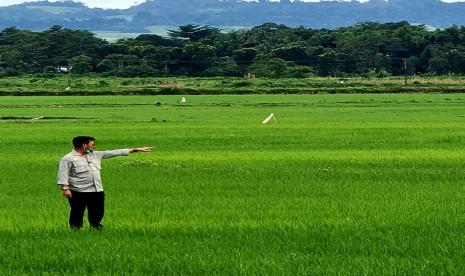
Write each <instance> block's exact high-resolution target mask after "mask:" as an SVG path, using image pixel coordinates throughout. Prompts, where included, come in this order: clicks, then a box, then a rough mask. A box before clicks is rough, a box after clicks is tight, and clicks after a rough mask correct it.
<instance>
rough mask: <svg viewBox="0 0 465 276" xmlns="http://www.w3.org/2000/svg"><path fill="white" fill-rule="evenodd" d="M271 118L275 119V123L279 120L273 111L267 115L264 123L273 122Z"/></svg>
mask: <svg viewBox="0 0 465 276" xmlns="http://www.w3.org/2000/svg"><path fill="white" fill-rule="evenodd" d="M271 119H273V120H274V121H275V123H277V122H278V121H277V120H276V117H275V116H274V113H271V114H270V116H268V117H266V119H265V120H263V122H262V124H268V123H269V122H271Z"/></svg>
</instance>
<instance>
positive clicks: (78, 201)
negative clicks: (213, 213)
mask: <svg viewBox="0 0 465 276" xmlns="http://www.w3.org/2000/svg"><path fill="white" fill-rule="evenodd" d="M73 146H74V149H73V150H72V151H71V152H70V153H68V154H67V155H65V156H64V157H63V158H61V160H60V164H59V168H58V176H57V182H58V185H60V187H61V189H62V190H63V196H64V197H65V198H67V199H68V202H69V205H70V207H71V212H70V216H69V225H70V226H71V228H73V229H79V228H81V227H82V224H83V217H84V211H85V210H86V208H87V215H88V219H89V224H90V227H91V228H92V229H96V230H100V229H101V228H102V225H101V224H100V222H101V221H102V219H103V215H104V212H105V193H104V192H103V185H102V180H101V178H100V169H101V168H102V166H101V163H102V160H103V159H107V158H112V157H117V156H127V155H129V154H130V153H134V152H150V151H152V148H151V147H140V148H130V149H119V150H109V151H94V148H95V138H93V137H90V136H78V137H74V138H73Z"/></svg>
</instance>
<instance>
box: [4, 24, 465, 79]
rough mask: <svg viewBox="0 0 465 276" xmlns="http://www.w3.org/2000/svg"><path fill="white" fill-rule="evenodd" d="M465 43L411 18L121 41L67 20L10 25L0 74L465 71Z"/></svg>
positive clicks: (193, 30)
mask: <svg viewBox="0 0 465 276" xmlns="http://www.w3.org/2000/svg"><path fill="white" fill-rule="evenodd" d="M464 42H465V28H464V27H451V28H448V29H444V30H435V31H429V30H428V29H427V28H426V27H425V26H413V25H409V24H408V23H407V22H398V23H384V24H382V23H373V22H365V23H359V24H357V25H354V26H351V27H344V28H339V29H334V30H327V29H320V30H312V29H306V28H304V27H297V28H290V27H287V26H284V25H279V24H274V23H265V24H263V25H260V26H257V27H254V28H251V29H247V30H245V29H243V30H236V31H231V32H228V33H223V32H220V30H218V29H216V28H213V27H209V26H199V25H193V24H188V25H183V26H180V27H179V29H178V30H172V31H171V32H170V37H168V38H164V37H161V36H158V35H150V34H143V35H140V36H138V37H136V38H128V39H121V40H118V41H116V42H115V43H108V42H106V41H104V40H101V39H98V38H95V37H94V36H93V34H92V33H89V32H87V31H74V30H70V29H66V28H62V27H61V26H53V27H51V28H50V29H48V30H46V31H43V32H31V31H25V30H18V29H16V28H7V29H4V30H3V31H1V32H0V75H1V76H11V75H18V74H34V73H42V72H51V70H50V69H51V68H52V67H57V66H62V65H68V62H69V63H70V64H71V65H73V67H74V70H73V72H74V73H75V74H87V73H90V72H93V73H101V74H104V75H105V76H111V75H113V76H126V77H134V76H155V75H156V76H161V75H163V76H241V75H243V74H245V73H249V72H253V73H255V74H256V75H257V76H263V77H271V78H280V77H298V78H302V77H307V76H310V75H318V76H334V77H343V76H375V75H376V76H377V77H387V76H391V75H392V76H400V75H404V74H405V73H407V74H408V75H416V74H435V75H443V74H464V73H465V54H463V53H464V52H465V46H464ZM404 61H405V62H406V65H407V68H405V64H404ZM8 68H9V69H8Z"/></svg>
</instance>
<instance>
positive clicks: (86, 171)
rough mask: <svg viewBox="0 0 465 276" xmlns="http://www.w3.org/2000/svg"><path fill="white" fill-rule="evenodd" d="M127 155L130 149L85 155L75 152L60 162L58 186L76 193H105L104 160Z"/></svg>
mask: <svg viewBox="0 0 465 276" xmlns="http://www.w3.org/2000/svg"><path fill="white" fill-rule="evenodd" d="M127 155H129V149H119V150H108V151H94V152H92V153H90V154H84V155H82V154H80V153H79V152H77V151H75V150H73V151H71V152H70V153H68V154H67V155H65V156H63V158H61V160H60V164H59V166H58V175H57V182H58V185H68V186H69V189H70V190H72V191H75V192H103V184H102V179H101V177H100V170H101V169H102V165H101V164H102V159H107V158H112V157H117V156H127Z"/></svg>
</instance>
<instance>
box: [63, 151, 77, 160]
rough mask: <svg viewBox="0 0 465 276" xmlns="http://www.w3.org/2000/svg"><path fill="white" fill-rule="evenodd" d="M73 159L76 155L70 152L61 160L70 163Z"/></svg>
mask: <svg viewBox="0 0 465 276" xmlns="http://www.w3.org/2000/svg"><path fill="white" fill-rule="evenodd" d="M73 157H74V154H73V152H70V153H68V154H66V155H64V156H63V157H62V158H61V160H66V161H70V160H72V159H73Z"/></svg>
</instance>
